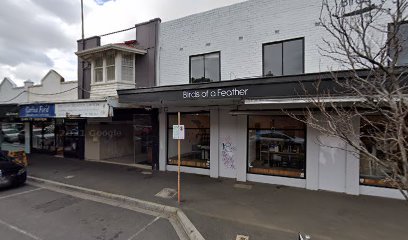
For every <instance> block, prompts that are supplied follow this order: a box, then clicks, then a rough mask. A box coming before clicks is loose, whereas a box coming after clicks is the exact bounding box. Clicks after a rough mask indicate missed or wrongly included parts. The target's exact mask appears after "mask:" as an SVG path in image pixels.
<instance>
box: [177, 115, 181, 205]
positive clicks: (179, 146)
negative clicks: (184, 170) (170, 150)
mask: <svg viewBox="0 0 408 240" xmlns="http://www.w3.org/2000/svg"><path fill="white" fill-rule="evenodd" d="M177 124H178V128H179V129H178V130H179V133H180V112H178V113H177ZM180 154H181V142H180V135H179V138H178V140H177V165H178V171H177V172H178V174H177V175H178V177H177V178H178V180H177V193H178V194H177V201H178V204H179V205H180V195H181V194H180V190H181V189H180V166H181V157H180Z"/></svg>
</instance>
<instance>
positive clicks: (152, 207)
mask: <svg viewBox="0 0 408 240" xmlns="http://www.w3.org/2000/svg"><path fill="white" fill-rule="evenodd" d="M27 178H28V180H29V181H31V182H33V183H38V184H44V185H50V186H53V187H56V188H59V189H63V190H68V191H75V192H80V193H84V194H89V195H93V196H98V197H103V198H108V199H111V200H115V201H120V202H123V203H127V204H130V205H133V206H135V207H137V208H140V209H143V210H147V211H151V212H155V213H158V214H161V215H165V216H166V217H168V218H171V217H173V218H174V219H175V220H176V221H177V222H178V223H179V224H180V225H181V226H182V228H183V230H184V232H185V233H186V235H187V236H188V238H189V239H190V240H205V239H204V237H203V236H202V235H201V234H200V232H199V231H198V230H197V228H196V227H195V226H194V225H193V224H192V223H191V221H190V219H188V217H187V216H186V215H185V214H184V212H183V211H182V210H181V209H179V208H176V207H171V206H166V205H162V204H158V203H153V202H148V201H144V200H140V199H136V198H131V197H128V196H124V195H118V194H113V193H108V192H103V191H99V190H94V189H88V188H83V187H79V186H74V185H69V184H65V183H61V182H56V181H52V180H47V179H42V178H37V177H32V176H28V177H27Z"/></svg>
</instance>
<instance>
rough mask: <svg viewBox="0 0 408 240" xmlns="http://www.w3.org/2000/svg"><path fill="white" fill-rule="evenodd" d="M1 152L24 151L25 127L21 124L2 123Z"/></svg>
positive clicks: (0, 131) (0, 134) (0, 127)
mask: <svg viewBox="0 0 408 240" xmlns="http://www.w3.org/2000/svg"><path fill="white" fill-rule="evenodd" d="M0 125H1V126H0V150H1V151H10V152H14V151H24V143H25V135H24V125H23V123H20V122H3V123H2V122H0Z"/></svg>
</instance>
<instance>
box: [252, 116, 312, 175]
mask: <svg viewBox="0 0 408 240" xmlns="http://www.w3.org/2000/svg"><path fill="white" fill-rule="evenodd" d="M248 118H249V119H248V172H249V173H254V174H264V175H276V176H286V177H294V178H305V166H306V158H305V156H306V141H305V139H306V126H305V124H304V123H302V122H300V121H298V120H296V119H293V118H291V117H289V116H249V117H248Z"/></svg>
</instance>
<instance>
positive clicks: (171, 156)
mask: <svg viewBox="0 0 408 240" xmlns="http://www.w3.org/2000/svg"><path fill="white" fill-rule="evenodd" d="M177 120H178V119H177V114H173V113H171V114H168V121H167V122H168V134H167V136H168V140H167V143H168V145H167V159H168V164H169V165H177V164H178V151H177V140H175V139H173V125H177V123H178V121H177ZM181 125H184V127H185V139H184V140H181V154H180V158H181V166H187V167H197V168H207V169H209V168H210V113H208V112H200V113H182V114H181Z"/></svg>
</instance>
